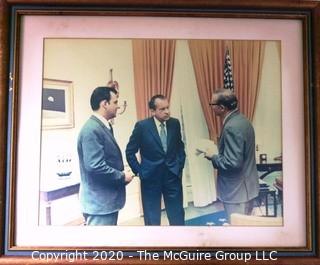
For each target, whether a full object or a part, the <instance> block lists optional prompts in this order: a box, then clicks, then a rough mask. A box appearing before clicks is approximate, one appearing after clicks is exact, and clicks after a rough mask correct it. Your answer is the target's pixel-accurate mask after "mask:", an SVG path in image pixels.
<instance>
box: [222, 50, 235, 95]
mask: <svg viewBox="0 0 320 265" xmlns="http://www.w3.org/2000/svg"><path fill="white" fill-rule="evenodd" d="M223 83H224V85H223V86H224V88H225V89H231V90H232V91H233V90H234V86H233V77H232V66H231V58H230V54H229V50H227V51H226V56H225V60H224V71H223Z"/></svg>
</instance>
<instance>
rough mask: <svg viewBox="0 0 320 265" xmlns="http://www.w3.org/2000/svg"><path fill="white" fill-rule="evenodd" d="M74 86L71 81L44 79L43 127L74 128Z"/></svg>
mask: <svg viewBox="0 0 320 265" xmlns="http://www.w3.org/2000/svg"><path fill="white" fill-rule="evenodd" d="M73 126H74V121H73V86H72V82H71V81H63V80H55V79H48V78H44V79H43V92H42V128H43V129H61V128H72V127H73Z"/></svg>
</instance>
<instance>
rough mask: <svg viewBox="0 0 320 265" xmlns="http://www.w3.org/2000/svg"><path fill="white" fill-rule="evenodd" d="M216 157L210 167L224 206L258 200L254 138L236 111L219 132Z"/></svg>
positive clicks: (251, 128)
mask: <svg viewBox="0 0 320 265" xmlns="http://www.w3.org/2000/svg"><path fill="white" fill-rule="evenodd" d="M218 149H219V154H218V155H214V156H213V158H212V163H213V166H214V167H215V168H217V169H218V178H217V187H218V189H217V191H218V196H219V199H220V200H222V201H224V202H232V203H239V202H246V201H249V200H251V199H253V198H255V197H257V196H258V193H259V177H258V171H257V166H256V159H255V134H254V129H253V127H252V125H251V123H250V121H249V120H248V119H247V118H246V117H244V116H243V115H242V114H240V113H239V111H236V112H234V113H232V114H231V115H230V116H229V117H228V118H227V119H226V121H225V123H224V126H223V128H222V132H221V136H220V140H219V144H218Z"/></svg>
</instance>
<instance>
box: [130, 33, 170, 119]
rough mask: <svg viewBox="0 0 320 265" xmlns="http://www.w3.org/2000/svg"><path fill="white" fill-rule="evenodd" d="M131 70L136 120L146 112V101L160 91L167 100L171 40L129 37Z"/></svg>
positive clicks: (168, 95)
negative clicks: (131, 52) (132, 38)
mask: <svg viewBox="0 0 320 265" xmlns="http://www.w3.org/2000/svg"><path fill="white" fill-rule="evenodd" d="M132 47H133V72H134V87H135V97H136V106H137V107H136V108H137V116H138V120H141V119H144V118H146V117H148V116H150V113H149V107H148V102H149V100H150V98H151V97H152V96H153V95H156V94H162V95H164V96H166V97H167V98H168V100H169V101H170V97H171V90H172V78H173V68H174V56H175V40H154V39H150V40H144V39H136V40H133V41H132Z"/></svg>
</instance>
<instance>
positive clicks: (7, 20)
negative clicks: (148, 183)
mask: <svg viewBox="0 0 320 265" xmlns="http://www.w3.org/2000/svg"><path fill="white" fill-rule="evenodd" d="M52 4H54V5H52ZM0 12H1V13H0V26H1V30H0V34H1V43H0V47H1V53H0V62H1V65H0V67H1V68H0V76H1V83H0V85H1V86H0V89H1V90H0V91H1V97H0V100H1V104H0V106H1V113H2V114H1V116H0V117H1V119H0V121H1V122H0V123H1V125H2V127H3V128H6V130H3V131H2V132H1V134H0V135H1V139H2V140H1V142H0V143H1V152H2V155H3V157H4V158H5V159H3V160H2V161H3V162H2V163H1V168H2V174H1V176H0V177H1V183H2V184H1V186H0V187H1V192H0V201H1V202H3V207H2V210H1V214H0V224H1V227H3V231H2V237H1V241H0V242H1V246H2V248H1V251H2V252H1V257H0V263H2V262H3V263H10V262H11V263H28V264H33V263H34V264H35V263H39V262H40V263H41V262H43V263H47V262H54V261H55V260H59V262H60V263H64V264H69V263H70V262H73V263H75V264H82V263H86V264H96V263H98V264H99V263H101V264H102V263H105V262H112V261H119V262H123V263H129V264H130V263H131V264H133V263H137V262H138V263H139V264H140V263H142V262H148V263H152V264H153V263H155V264H156V263H159V262H160V263H171V262H175V263H183V262H186V260H191V261H196V262H198V263H209V264H220V263H221V262H223V261H225V262H230V263H236V264H242V263H244V262H250V264H261V262H262V263H263V262H267V261H269V262H271V261H272V263H273V264H284V263H285V264H302V263H303V264H317V263H319V260H320V257H319V246H318V238H319V236H320V235H319V215H318V212H319V190H318V189H317V188H316V183H318V182H319V168H318V165H319V162H320V161H319V150H318V147H317V146H318V145H317V135H318V134H319V131H318V128H319V124H318V123H319V106H317V105H316V104H315V101H316V98H317V97H318V93H319V86H320V74H319V72H320V70H319V68H320V65H319V62H320V60H319V58H320V55H319V47H320V33H319V31H318V28H319V27H320V18H319V14H320V2H318V1H300V2H299V3H296V2H294V1H290V0H284V1H282V2H279V1H260V2H259V3H256V1H249V0H248V1H241V2H240V3H238V2H233V1H229V2H226V3H223V4H221V2H220V1H215V0H212V1H207V0H204V1H200V2H199V1H198V2H193V1H188V0H183V1H175V0H173V1H171V2H170V3H166V2H164V1H161V0H155V1H153V2H152V3H149V2H147V1H144V0H142V1H135V0H131V1H130V0H128V1H127V0H123V1H122V0H121V1H118V2H117V3H116V4H115V3H114V2H113V1H109V0H101V1H94V2H89V1H88V2H86V1H84V2H81V3H78V2H77V1H74V0H69V1H58V2H57V1H54V2H53V1H50V0H44V1H42V2H41V3H37V1H32V2H30V1H27V0H24V1H20V2H19V4H16V3H15V2H14V1H9V0H1V5H0ZM101 25H103V26H101ZM164 40H166V41H167V40H170V41H173V42H174V47H175V51H174V52H175V56H174V75H173V76H172V84H173V85H172V92H171V97H170V109H171V114H172V116H174V117H177V118H178V119H179V120H180V123H181V124H182V134H183V140H184V142H185V146H186V153H187V165H186V166H185V169H184V176H183V179H184V182H185V183H184V184H183V185H184V186H183V193H184V206H185V210H186V217H187V218H186V219H187V220H186V224H187V225H185V226H169V225H166V223H163V225H161V226H154V227H146V226H144V225H143V223H139V220H142V219H141V215H142V214H143V213H142V210H141V197H140V196H141V195H140V191H139V185H140V183H139V179H138V178H135V179H134V181H133V182H132V183H130V184H129V185H127V188H126V189H127V203H126V205H125V207H124V208H123V210H121V211H120V216H119V225H118V226H115V227H112V226H104V227H90V226H84V225H83V219H82V215H81V210H80V209H79V206H78V203H77V202H78V191H79V182H80V170H79V161H78V155H77V137H78V135H79V132H80V130H81V127H82V125H83V124H84V123H85V122H86V120H87V119H88V118H89V116H90V115H91V113H92V111H91V108H90V103H89V101H90V95H91V92H92V90H93V89H94V88H95V87H97V86H101V85H106V84H107V83H108V81H109V79H110V76H109V71H110V69H113V78H114V80H117V81H118V82H119V85H120V95H119V101H120V105H121V102H126V109H125V111H124V112H123V113H122V114H121V115H118V116H117V117H116V119H115V120H114V124H113V129H114V134H115V138H116V139H117V142H118V144H119V146H120V149H121V152H122V155H123V157H125V153H124V151H125V148H126V144H127V143H128V140H129V137H130V134H131V132H132V130H133V127H134V124H135V122H136V121H137V120H138V119H139V118H138V117H140V114H139V113H138V108H137V105H138V104H140V105H141V104H143V103H141V102H140V103H139V97H137V94H136V90H137V87H138V86H139V87H140V86H142V85H143V82H142V79H141V78H140V79H139V78H138V77H137V76H139V75H138V74H137V69H138V68H139V67H140V68H141V69H143V68H142V61H143V60H140V61H139V58H138V59H137V53H136V51H135V47H136V46H135V45H137V42H139V41H146V42H148V41H164ZM251 46H252V47H253V46H254V47H256V48H252V54H253V53H254V52H256V51H257V50H258V53H257V54H259V56H260V55H261V60H258V61H256V62H254V63H255V64H253V63H252V61H253V60H250V59H248V58H249V54H251V50H250V52H249V49H251V48H250V47H251ZM204 47H215V48H212V49H208V50H205V48H204ZM221 47H224V48H226V49H221V51H223V52H220V53H217V54H219V56H220V57H219V58H220V59H219V60H220V61H219V60H218V59H216V58H217V54H216V53H215V52H216V51H217V50H219V49H220V48H221ZM257 47H259V48H257ZM226 50H228V52H230V55H231V60H232V66H233V77H234V82H235V83H234V84H235V93H238V94H237V96H238V97H239V98H241V100H240V102H242V103H241V104H240V111H241V112H243V113H246V115H247V116H248V117H249V116H250V115H251V116H252V117H251V119H250V120H251V122H252V124H253V126H254V129H255V132H256V146H255V149H256V150H255V151H256V160H257V168H258V171H260V172H261V175H260V179H262V180H264V181H266V182H268V181H270V183H264V184H262V186H260V193H261V194H262V193H263V194H264V195H263V197H261V198H262V199H261V201H260V207H258V210H261V209H262V210H263V211H264V212H263V213H262V215H264V216H267V217H262V218H266V219H260V220H263V221H264V222H262V223H258V224H257V223H255V225H253V226H252V225H249V221H248V220H245V225H242V223H241V221H239V222H240V223H234V224H235V225H222V224H223V219H224V217H223V216H218V215H217V213H221V212H223V211H222V210H221V208H219V207H216V208H214V209H215V213H216V216H218V217H217V220H220V221H221V224H220V225H218V224H217V222H216V221H214V222H213V221H212V222H211V221H210V220H211V219H210V220H209V221H208V220H206V219H205V218H203V217H204V216H206V215H207V213H208V212H205V209H207V205H211V204H213V205H219V203H218V204H217V203H216V201H218V200H217V194H216V186H215V185H216V184H215V178H214V175H213V170H212V166H211V165H210V164H208V163H207V161H205V160H204V159H203V157H201V156H197V155H196V154H195V150H196V148H197V147H199V146H201V145H203V146H208V145H210V143H211V142H208V139H209V138H210V139H212V140H215V137H217V136H218V135H217V134H215V132H213V131H211V129H210V126H209V124H210V121H209V120H210V115H209V114H207V109H206V108H205V107H203V106H205V105H206V106H209V104H208V103H210V102H209V101H210V98H209V96H205V95H206V94H205V93H209V92H210V89H211V88H210V87H211V86H212V88H216V86H221V82H222V81H223V73H221V76H220V77H219V78H216V76H219V74H215V73H214V72H215V71H217V70H216V69H219V67H220V68H221V69H222V70H223V68H224V67H225V66H224V65H223V63H224V60H225V58H226V56H225V55H226V53H225V51H226ZM202 51H203V54H206V55H205V56H202V57H201V52H202ZM219 51H220V50H219ZM259 56H257V57H259ZM198 58H200V59H198ZM201 58H204V60H202V61H201ZM259 58H260V57H259ZM210 60H212V62H210V63H208V62H209V61H210ZM215 60H216V61H219V62H220V63H216V61H215ZM244 60H248V63H246V64H248V65H249V64H250V65H251V63H252V68H250V69H249V68H248V69H249V70H248V69H247V70H246V71H247V72H246V71H245V70H243V69H244V68H245V67H244V66H243V61H244ZM221 62H222V63H221ZM249 62H250V63H249ZM206 64H208V65H209V66H210V67H208V68H206V67H204V65H206ZM212 65H214V67H213V68H211V66H212ZM207 69H211V70H207ZM219 71H220V70H219ZM253 72H255V73H254V74H253ZM203 73H206V74H207V73H208V75H206V74H205V75H204V74H203ZM244 75H245V76H246V78H243V79H242V77H243V76H244ZM203 76H205V78H203ZM48 77H50V79H49V78H48ZM51 78H52V79H51ZM65 80H70V81H65ZM71 80H72V81H71ZM219 80H220V81H219ZM240 80H241V81H240ZM243 80H246V81H243ZM247 80H249V81H247ZM252 80H253V81H252ZM219 82H220V83H219ZM249 86H250V89H252V91H256V93H255V94H254V95H251V94H250V95H246V97H243V98H242V96H243V95H245V92H242V90H241V89H244V90H243V91H246V90H245V89H246V88H247V87H249ZM251 86H252V87H253V88H251ZM254 87H255V88H257V90H255V88H254ZM201 88H202V89H201ZM209 88H210V89H209ZM205 89H207V90H208V91H206V90H205ZM209 94H210V93H209ZM209 94H208V95H209ZM247 98H251V99H252V98H254V99H253V101H252V102H254V104H253V107H252V108H253V110H254V111H253V114H252V113H251V112H252V111H251V112H250V109H249V107H248V106H249V105H250V104H249V103H248V101H247ZM250 113H251V114H250ZM208 115H209V116H208ZM66 128H68V130H65V129H66ZM49 129H50V130H49ZM274 172H278V173H276V174H275V175H272V174H273V173H274ZM269 173H272V174H271V175H272V176H271V178H270V180H268V176H270V174H269ZM280 176H281V177H282V178H281V180H279V179H278V178H277V177H280ZM264 185H265V186H264ZM265 187H267V189H264V188H265ZM269 187H271V189H269ZM261 194H260V195H261ZM268 196H269V197H268ZM268 204H269V205H268ZM190 205H192V208H193V212H192V213H191V212H188V210H189V208H190ZM261 205H263V207H261ZM210 209H212V208H210ZM198 213H201V214H198ZM209 213H210V214H211V212H209ZM210 216H211V215H210ZM133 217H137V218H135V219H134V220H133ZM277 217H279V218H278V219H277V221H279V220H280V222H278V223H276V225H274V224H272V223H271V221H272V220H274V219H273V218H277ZM137 220H138V221H137ZM220 221H219V222H220ZM265 221H267V223H266V222H265ZM201 222H202V223H201ZM237 224H238V225H237ZM239 224H240V225H239Z"/></svg>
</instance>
